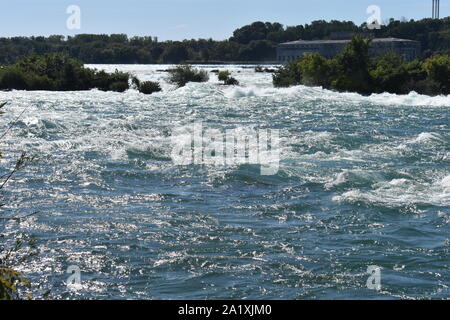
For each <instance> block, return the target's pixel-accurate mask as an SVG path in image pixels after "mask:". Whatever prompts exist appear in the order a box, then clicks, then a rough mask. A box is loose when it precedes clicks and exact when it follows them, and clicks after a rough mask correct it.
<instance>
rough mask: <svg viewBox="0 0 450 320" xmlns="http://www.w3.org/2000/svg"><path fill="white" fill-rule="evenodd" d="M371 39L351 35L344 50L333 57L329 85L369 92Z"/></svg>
mask: <svg viewBox="0 0 450 320" xmlns="http://www.w3.org/2000/svg"><path fill="white" fill-rule="evenodd" d="M370 43H371V40H370V39H363V38H362V37H359V36H353V38H352V40H351V41H350V43H349V44H347V45H346V46H345V48H344V50H343V51H342V52H341V53H340V54H339V55H337V56H336V58H334V59H333V61H332V62H331V64H330V66H331V68H332V71H331V73H332V74H333V79H334V80H333V81H332V82H331V87H332V88H333V89H336V90H338V91H350V92H359V93H370V91H371V90H370V87H371V79H370V74H369V47H370Z"/></svg>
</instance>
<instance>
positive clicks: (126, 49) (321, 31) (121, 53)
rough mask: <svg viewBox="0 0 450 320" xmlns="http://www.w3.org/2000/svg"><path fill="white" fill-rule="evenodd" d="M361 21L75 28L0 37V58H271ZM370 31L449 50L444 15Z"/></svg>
mask: <svg viewBox="0 0 450 320" xmlns="http://www.w3.org/2000/svg"><path fill="white" fill-rule="evenodd" d="M367 31H368V29H367V25H366V24H362V25H360V26H357V25H355V24H354V23H353V22H351V21H336V20H332V21H329V22H327V21H324V20H318V21H313V22H312V23H310V24H305V25H297V26H287V27H285V26H283V25H282V24H280V23H271V22H254V23H252V24H249V25H246V26H244V27H242V28H239V29H237V30H235V31H234V32H233V35H232V36H231V37H230V38H229V39H227V40H224V41H215V40H212V39H191V40H184V41H165V42H158V41H155V39H154V38H152V37H131V38H130V37H128V36H127V35H125V34H112V35H105V34H100V35H94V34H79V35H75V36H69V37H67V38H65V37H64V36H60V35H53V36H49V37H12V38H0V64H13V63H16V62H17V61H19V60H21V59H23V58H24V57H26V56H28V55H30V54H33V53H34V54H38V55H42V54H46V53H64V54H66V55H69V56H71V57H73V58H76V59H79V60H80V61H82V62H83V63H93V64H95V63H111V64H134V63H140V64H151V63H180V62H184V61H189V62H214V61H223V62H237V61H242V62H263V61H275V60H276V46H277V44H279V43H282V42H287V41H294V40H298V39H304V40H315V39H329V38H330V37H331V36H332V35H333V34H334V33H339V32H354V33H363V32H367ZM370 32H371V33H373V35H374V36H375V37H396V38H405V39H411V40H417V41H419V42H420V43H421V44H422V50H423V55H424V57H429V56H431V55H433V54H436V53H439V54H449V53H450V17H446V18H444V19H423V20H419V21H414V20H410V21H399V20H394V19H391V20H390V21H389V22H388V23H387V24H386V25H383V26H381V29H379V30H371V31H370Z"/></svg>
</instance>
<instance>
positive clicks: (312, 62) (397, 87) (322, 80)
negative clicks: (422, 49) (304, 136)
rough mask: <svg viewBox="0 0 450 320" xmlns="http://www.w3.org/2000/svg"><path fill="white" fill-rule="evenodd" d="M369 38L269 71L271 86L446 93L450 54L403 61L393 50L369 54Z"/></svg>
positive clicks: (398, 92) (368, 91)
mask: <svg viewBox="0 0 450 320" xmlns="http://www.w3.org/2000/svg"><path fill="white" fill-rule="evenodd" d="M370 42H371V40H370V39H363V38H361V37H358V36H355V37H353V39H352V41H351V42H350V43H349V44H348V45H347V46H346V47H345V49H344V50H343V52H341V53H340V54H339V55H338V56H336V57H335V58H333V59H326V58H324V57H322V56H320V55H319V54H307V55H305V56H303V57H301V58H300V59H299V60H297V61H295V62H291V63H290V64H288V65H286V66H284V67H282V68H280V69H279V70H278V71H277V72H276V73H275V74H274V75H273V83H274V86H275V87H288V86H293V85H299V84H303V85H308V86H321V87H323V88H326V89H331V90H336V91H340V92H344V91H348V92H358V93H361V94H371V93H382V92H390V93H396V94H407V93H409V92H411V91H416V92H418V93H421V94H427V95H439V94H445V95H448V94H450V57H449V56H448V55H434V56H432V57H430V58H428V59H425V60H423V61H420V60H414V61H411V62H408V61H406V60H405V59H404V58H403V57H401V56H399V55H396V54H394V53H386V54H383V55H381V56H378V57H375V58H370V57H369V46H370Z"/></svg>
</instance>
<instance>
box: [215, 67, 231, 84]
mask: <svg viewBox="0 0 450 320" xmlns="http://www.w3.org/2000/svg"><path fill="white" fill-rule="evenodd" d="M218 76H219V81H224V82H225V81H227V80H228V78H230V76H231V74H230V72H229V71H228V70H225V71H220V72H219V75H218Z"/></svg>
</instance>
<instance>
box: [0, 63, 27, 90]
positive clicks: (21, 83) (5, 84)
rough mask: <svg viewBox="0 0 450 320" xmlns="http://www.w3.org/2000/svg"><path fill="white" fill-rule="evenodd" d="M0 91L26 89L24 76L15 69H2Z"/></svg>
mask: <svg viewBox="0 0 450 320" xmlns="http://www.w3.org/2000/svg"><path fill="white" fill-rule="evenodd" d="M0 89H6V90H11V89H16V90H26V89H28V83H27V79H26V76H25V74H24V73H23V72H22V71H21V70H19V69H17V68H15V67H7V68H4V69H2V70H1V72H0Z"/></svg>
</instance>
